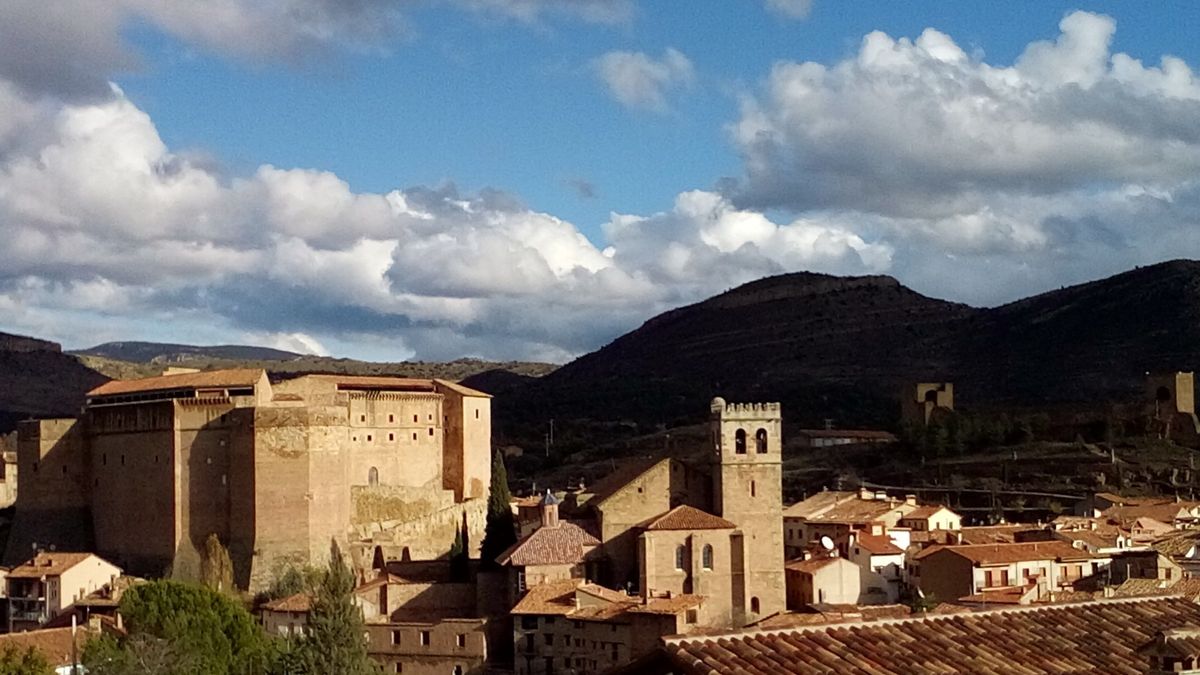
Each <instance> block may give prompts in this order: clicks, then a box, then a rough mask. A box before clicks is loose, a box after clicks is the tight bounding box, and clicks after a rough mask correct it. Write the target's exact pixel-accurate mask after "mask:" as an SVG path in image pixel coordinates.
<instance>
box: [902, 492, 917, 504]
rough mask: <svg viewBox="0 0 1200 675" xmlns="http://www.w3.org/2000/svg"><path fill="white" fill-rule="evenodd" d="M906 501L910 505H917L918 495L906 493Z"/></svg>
mask: <svg viewBox="0 0 1200 675" xmlns="http://www.w3.org/2000/svg"><path fill="white" fill-rule="evenodd" d="M904 503H905V504H908V505H909V506H916V505H917V496H916V495H904Z"/></svg>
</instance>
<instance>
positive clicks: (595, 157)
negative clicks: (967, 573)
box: [0, 0, 1200, 362]
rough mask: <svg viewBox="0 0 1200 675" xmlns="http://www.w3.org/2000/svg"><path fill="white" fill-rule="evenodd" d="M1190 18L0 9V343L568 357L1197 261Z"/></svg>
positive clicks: (1092, 10)
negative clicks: (775, 285) (684, 312)
mask: <svg viewBox="0 0 1200 675" xmlns="http://www.w3.org/2000/svg"><path fill="white" fill-rule="evenodd" d="M1197 35H1200V3H1195V2H1190V1H1180V2H1173V3H1172V2H1157V3H1143V2H1107V3H1086V4H1082V3H1061V2H1054V1H1050V0H1037V1H1034V0H1029V1H1028V2H1010V3H933V2H918V3H896V2H884V1H880V2H856V3H845V2H832V1H830V0H720V1H717V0H712V1H709V2H695V3H691V2H687V3H685V2H673V1H658V2H636V1H635V0H351V1H347V0H268V1H263V0H203V1H199V2H190V3H179V2H173V1H172V0H5V2H3V3H0V330H3V331H8V332H16V333H22V334H30V335H36V336H39V337H43V338H47V339H52V340H57V341H59V342H62V343H63V344H64V346H66V347H68V348H81V347H86V346H90V345H93V344H97V343H100V342H106V341H113V340H153V341H171V342H185V343H196V344H228V343H240V344H258V345H264V346H273V347H279V348H284V349H292V350H295V351H301V352H310V353H317V354H331V355H334V356H345V357H352V358H363V359H370V360H387V361H398V360H404V359H423V360H445V359H453V358H458V357H467V356H470V357H480V358H487V359H536V360H549V361H555V362H564V361H567V360H569V359H571V358H573V357H575V356H577V355H580V354H583V353H586V352H588V351H591V350H593V349H596V348H598V347H600V346H603V345H604V344H606V343H607V342H609V341H611V340H612V339H613V338H615V337H617V336H619V335H621V334H622V333H625V332H627V331H629V330H631V329H633V328H636V327H637V326H638V325H640V324H641V323H642V322H643V321H645V320H646V319H648V318H650V317H651V316H654V315H655V314H658V313H660V312H662V311H665V310H667V309H670V308H673V307H677V306H680V305H684V304H687V303H691V302H696V301H699V300H702V299H704V298H706V297H709V296H711V295H713V294H716V293H719V292H722V291H724V290H727V289H729V288H732V287H735V286H737V285H739V284H742V283H745V282H747V281H750V280H753V279H757V278H761V277H763V276H767V275H772V274H781V273H785V272H795V271H812V272H821V273H828V274H839V275H860V274H887V275H891V276H894V277H896V278H897V279H899V280H900V281H901V282H902V283H904V284H906V285H908V286H910V287H912V288H914V289H915V290H917V291H919V292H921V293H925V294H927V295H931V296H934V297H939V298H945V299H949V300H954V301H960V302H966V303H970V304H973V305H977V306H994V305H998V304H1003V303H1005V302H1010V301H1013V300H1016V299H1019V298H1021V297H1025V296H1027V295H1031V294H1035V293H1039V292H1044V291H1047V290H1052V289H1056V288H1059V287H1062V286H1065V285H1070V284H1074V283H1080V282H1083V281H1088V280H1092V279H1097V278H1101V277H1104V276H1108V275H1111V274H1114V273H1117V272H1121V271H1124V270H1126V269H1129V268H1132V267H1134V266H1136V265H1145V264H1151V263H1154V262H1159V261H1163V260H1169V259H1173V258H1187V257H1190V258H1196V257H1200V78H1198V76H1197V74H1196V73H1195V69H1196V68H1198V67H1200V40H1197V39H1196V36H1197Z"/></svg>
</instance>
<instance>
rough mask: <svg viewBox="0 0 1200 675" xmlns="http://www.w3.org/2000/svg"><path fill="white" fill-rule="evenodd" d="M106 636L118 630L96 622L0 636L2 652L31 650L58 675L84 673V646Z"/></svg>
mask: <svg viewBox="0 0 1200 675" xmlns="http://www.w3.org/2000/svg"><path fill="white" fill-rule="evenodd" d="M106 633H107V634H113V633H116V631H115V629H114V627H113V626H112V625H110V624H107V623H104V622H103V621H93V622H91V623H90V624H88V623H85V624H81V625H79V626H78V627H75V628H72V627H71V626H63V627H56V628H39V629H35V630H28V631H22V632H19V633H7V634H4V635H0V653H3V652H4V651H5V650H7V649H13V650H15V651H16V653H17V654H24V653H25V651H26V650H28V649H32V650H33V651H34V653H36V654H38V655H39V656H41V657H42V658H43V659H45V660H46V663H47V664H49V666H50V667H51V668H52V669H53V672H54V673H55V675H80V674H81V673H83V669H82V668H81V667H80V658H81V657H82V656H83V649H84V646H85V645H86V644H87V643H88V641H89V640H92V639H94V638H97V637H100V636H101V635H103V634H106Z"/></svg>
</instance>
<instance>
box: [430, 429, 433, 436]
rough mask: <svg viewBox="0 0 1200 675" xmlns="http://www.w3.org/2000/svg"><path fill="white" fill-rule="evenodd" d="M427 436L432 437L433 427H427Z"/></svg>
mask: <svg viewBox="0 0 1200 675" xmlns="http://www.w3.org/2000/svg"><path fill="white" fill-rule="evenodd" d="M429 435H430V436H432V435H433V427H429Z"/></svg>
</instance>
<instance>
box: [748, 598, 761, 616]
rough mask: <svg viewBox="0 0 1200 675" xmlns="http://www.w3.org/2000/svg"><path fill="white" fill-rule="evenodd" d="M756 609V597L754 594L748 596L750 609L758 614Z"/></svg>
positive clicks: (757, 608)
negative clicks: (751, 596)
mask: <svg viewBox="0 0 1200 675" xmlns="http://www.w3.org/2000/svg"><path fill="white" fill-rule="evenodd" d="M758 610H759V604H758V597H757V596H755V597H753V598H750V611H751V612H753V613H755V614H758Z"/></svg>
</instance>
